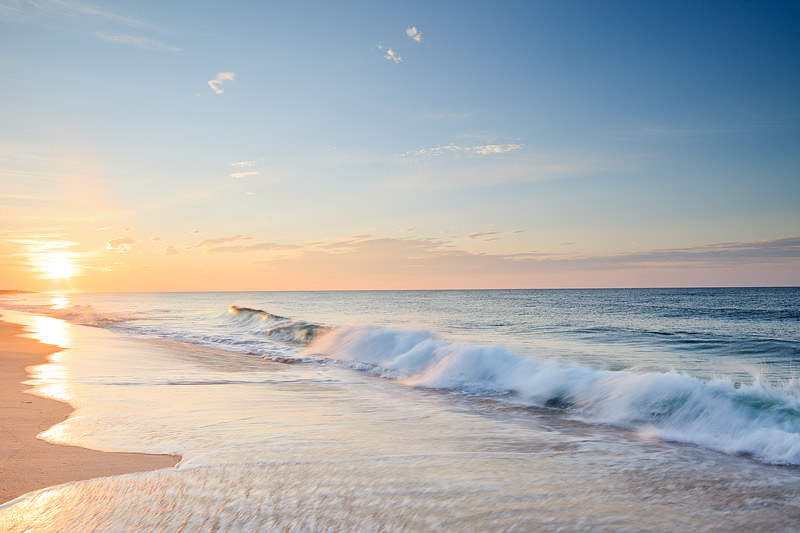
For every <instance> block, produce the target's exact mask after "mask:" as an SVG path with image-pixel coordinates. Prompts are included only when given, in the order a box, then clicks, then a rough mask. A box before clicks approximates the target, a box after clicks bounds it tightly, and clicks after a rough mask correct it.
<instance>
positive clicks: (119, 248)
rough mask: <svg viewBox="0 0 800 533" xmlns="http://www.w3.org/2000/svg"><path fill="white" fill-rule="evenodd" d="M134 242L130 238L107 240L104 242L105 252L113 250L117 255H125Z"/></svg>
mask: <svg viewBox="0 0 800 533" xmlns="http://www.w3.org/2000/svg"><path fill="white" fill-rule="evenodd" d="M134 244H135V241H134V240H133V239H132V238H130V237H121V238H119V239H109V240H108V241H107V242H106V249H107V250H114V251H115V252H118V253H125V252H127V251H128V250H130V249H131V247H133V245H134Z"/></svg>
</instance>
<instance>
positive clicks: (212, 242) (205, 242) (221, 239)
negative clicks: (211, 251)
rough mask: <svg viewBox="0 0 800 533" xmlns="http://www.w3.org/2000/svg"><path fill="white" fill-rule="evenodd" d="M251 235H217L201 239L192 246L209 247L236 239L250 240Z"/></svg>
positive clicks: (251, 238)
mask: <svg viewBox="0 0 800 533" xmlns="http://www.w3.org/2000/svg"><path fill="white" fill-rule="evenodd" d="M251 240H253V237H251V236H249V235H231V236H229V237H217V238H216V239H203V240H202V241H200V242H198V243H197V244H195V245H194V246H193V248H201V247H211V246H216V245H218V244H227V243H230V242H236V241H251Z"/></svg>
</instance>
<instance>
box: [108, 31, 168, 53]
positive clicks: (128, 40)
mask: <svg viewBox="0 0 800 533" xmlns="http://www.w3.org/2000/svg"><path fill="white" fill-rule="evenodd" d="M94 35H95V37H97V38H98V39H100V40H102V41H106V42H110V43H116V44H123V45H127V46H135V47H136V48H141V49H142V50H166V51H168V52H181V51H183V50H182V49H181V48H178V47H176V46H172V45H169V44H165V43H162V42H160V41H156V40H154V39H149V38H147V37H142V36H141V35H129V34H126V33H115V32H107V31H98V32H95V34H94Z"/></svg>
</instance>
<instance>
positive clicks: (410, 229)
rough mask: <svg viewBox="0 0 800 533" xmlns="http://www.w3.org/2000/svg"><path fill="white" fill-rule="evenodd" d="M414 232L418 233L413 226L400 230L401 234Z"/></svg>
mask: <svg viewBox="0 0 800 533" xmlns="http://www.w3.org/2000/svg"><path fill="white" fill-rule="evenodd" d="M413 231H417V228H416V227H413V226H412V227H410V228H403V229H401V230H400V232H401V233H411V232H413Z"/></svg>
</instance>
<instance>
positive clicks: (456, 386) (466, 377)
mask: <svg viewBox="0 0 800 533" xmlns="http://www.w3.org/2000/svg"><path fill="white" fill-rule="evenodd" d="M306 354H307V355H309V356H316V357H324V358H329V359H332V360H334V361H336V362H338V363H340V364H343V365H346V366H349V367H351V368H355V369H359V370H363V371H367V372H370V373H373V374H375V375H379V376H381V377H385V378H390V379H396V380H401V381H402V382H404V383H406V384H408V385H411V386H416V387H425V388H430V389H447V390H458V391H463V392H467V393H470V394H478V395H482V396H496V397H501V398H502V400H504V401H510V402H514V403H517V404H522V405H529V406H537V407H545V408H558V409H562V410H565V411H567V412H568V413H570V415H571V416H573V417H575V418H577V419H580V420H582V421H585V422H590V423H602V424H610V425H615V426H623V427H630V428H634V429H635V430H637V431H638V433H639V434H640V435H642V436H644V437H648V438H652V437H658V438H661V439H664V440H668V441H676V442H682V443H691V444H697V445H701V446H704V447H708V448H712V449H715V450H718V451H722V452H725V453H731V454H749V455H752V456H754V457H756V458H758V459H760V460H762V461H765V462H769V463H775V464H792V465H799V464H800V383H798V381H797V380H791V381H788V382H786V383H783V384H778V385H774V384H773V385H771V384H767V383H764V382H763V381H761V380H758V379H756V380H755V381H754V383H752V384H736V383H734V382H733V381H730V380H726V379H714V380H702V379H699V378H695V377H692V376H689V375H686V374H682V373H678V372H667V373H663V372H662V373H659V372H645V371H639V370H636V369H629V370H623V371H610V370H595V369H591V368H588V367H584V366H581V365H577V364H566V363H562V362H560V361H555V360H540V359H537V358H535V357H520V356H518V355H515V354H513V353H510V352H509V351H507V350H506V349H505V348H504V347H503V346H501V345H492V346H478V345H470V344H463V343H456V342H450V341H445V340H441V339H438V338H436V336H435V335H433V333H431V332H430V331H429V330H426V329H408V330H402V329H392V328H388V327H383V326H377V325H351V326H345V327H342V328H339V329H337V330H334V331H331V332H329V333H328V334H327V335H324V336H321V337H320V338H318V339H317V340H315V341H314V342H313V343H312V344H311V345H310V346H309V347H308V349H307V351H306Z"/></svg>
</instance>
